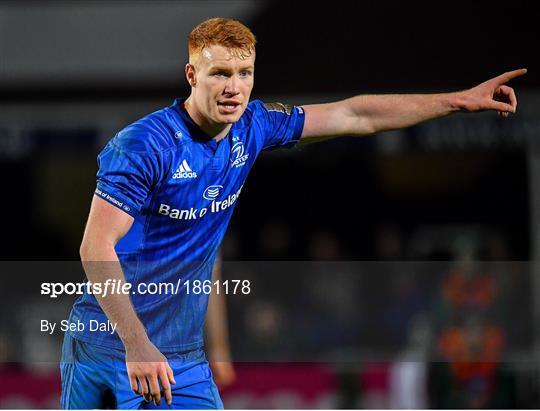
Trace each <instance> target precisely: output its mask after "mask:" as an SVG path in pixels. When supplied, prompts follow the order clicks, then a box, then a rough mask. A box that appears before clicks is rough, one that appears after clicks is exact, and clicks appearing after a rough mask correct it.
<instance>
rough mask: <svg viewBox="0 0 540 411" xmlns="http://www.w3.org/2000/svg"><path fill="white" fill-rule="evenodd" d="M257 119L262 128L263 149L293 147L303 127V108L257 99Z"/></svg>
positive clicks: (298, 139)
mask: <svg viewBox="0 0 540 411" xmlns="http://www.w3.org/2000/svg"><path fill="white" fill-rule="evenodd" d="M257 108H258V110H257V111H258V113H259V119H260V121H261V122H262V128H263V130H264V139H265V141H264V146H263V150H271V149H275V148H281V147H285V148H288V147H293V146H294V145H295V144H296V143H298V142H299V141H300V137H301V136H302V130H303V129H304V118H305V114H304V109H303V108H302V107H299V106H290V105H287V104H282V103H263V102H259V101H258V107H257Z"/></svg>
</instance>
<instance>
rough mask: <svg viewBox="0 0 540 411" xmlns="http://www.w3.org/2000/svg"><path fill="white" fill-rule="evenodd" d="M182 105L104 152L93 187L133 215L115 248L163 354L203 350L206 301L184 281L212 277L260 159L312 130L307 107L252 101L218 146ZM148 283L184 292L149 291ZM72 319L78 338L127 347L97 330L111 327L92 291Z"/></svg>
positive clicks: (141, 124) (143, 122)
mask: <svg viewBox="0 0 540 411" xmlns="http://www.w3.org/2000/svg"><path fill="white" fill-rule="evenodd" d="M183 101H184V99H176V100H175V101H174V103H173V104H172V105H171V106H169V107H166V108H164V109H162V110H159V111H156V112H154V113H152V114H149V115H148V116H146V117H144V118H142V119H140V120H138V121H136V122H135V123H133V124H131V125H129V126H127V127H126V128H124V129H123V130H122V131H120V132H119V133H118V134H117V135H116V136H115V137H114V138H113V139H112V140H110V141H109V143H108V144H107V145H106V146H105V148H104V149H103V150H102V151H101V153H100V154H99V156H98V164H99V171H98V173H97V188H96V191H95V195H97V196H99V197H101V198H102V199H104V200H105V201H108V202H109V203H111V204H113V205H114V206H116V207H118V208H119V209H121V210H123V211H124V212H126V213H128V214H129V215H131V216H132V217H134V219H135V220H134V223H133V226H132V227H131V229H130V230H129V232H128V233H127V234H126V235H125V236H124V237H123V238H122V239H121V240H120V241H119V242H118V244H117V245H116V252H117V254H118V258H119V260H120V263H121V265H122V268H123V271H124V275H125V277H126V281H127V282H130V283H132V290H133V293H132V295H131V298H132V302H133V305H134V308H135V311H136V312H137V315H138V316H139V318H140V319H141V321H142V323H143V325H144V327H145V328H146V330H147V333H148V336H149V338H150V340H151V341H152V342H153V343H154V344H155V345H156V346H157V347H158V348H159V349H160V350H161V351H162V352H178V351H186V350H191V349H195V348H199V347H201V346H202V344H203V326H204V321H205V316H206V309H207V303H208V295H207V294H206V293H204V292H202V293H200V294H198V295H196V294H193V293H191V294H187V290H186V287H185V285H186V283H185V281H186V280H190V281H193V280H201V281H204V280H211V273H212V266H213V263H214V259H215V257H216V252H217V250H218V248H219V245H220V243H221V241H222V239H223V236H224V234H225V231H226V228H227V225H228V223H229V220H230V218H231V215H232V212H233V209H234V207H235V205H236V202H237V200H238V197H239V195H240V193H241V190H242V186H243V184H244V182H245V180H246V178H247V176H248V173H249V170H250V169H251V167H252V166H253V163H254V162H255V159H256V158H257V156H258V154H259V153H260V152H261V151H262V150H266V149H273V148H279V147H290V146H294V145H295V144H296V143H297V142H298V141H299V139H300V135H301V134H302V129H303V126H304V111H303V109H302V108H301V107H290V106H286V105H283V104H280V103H271V104H264V103H262V102H261V101H258V100H254V101H252V102H250V103H249V104H248V106H247V108H246V110H245V112H244V113H243V115H242V117H241V118H240V120H239V121H238V122H236V123H235V124H233V126H232V128H231V130H230V132H229V133H228V135H227V136H226V137H225V138H224V139H222V140H221V141H220V142H219V143H217V142H216V141H215V140H213V139H210V140H209V139H208V136H207V135H206V134H205V133H204V132H203V131H202V130H201V129H200V128H199V127H198V126H197V125H196V124H195V123H194V122H193V120H192V119H191V118H190V117H189V115H188V113H187V112H186V111H185V109H184V108H183ZM142 283H144V284H150V283H155V284H158V283H171V284H174V285H175V286H177V285H178V284H180V288H175V289H174V291H173V290H171V289H170V288H169V289H168V290H166V292H162V293H158V294H154V295H150V294H141V293H138V292H137V289H138V284H142ZM162 291H163V290H162ZM105 298H106V297H105ZM70 321H71V322H72V323H77V324H83V328H84V329H82V330H81V328H80V327H79V331H71V335H72V336H73V337H74V338H77V339H80V340H83V341H87V342H90V343H95V344H98V345H101V346H107V347H113V348H121V349H122V348H123V345H122V342H121V340H120V339H119V337H118V335H117V333H116V332H113V333H111V330H110V329H109V330H103V331H101V330H99V329H98V330H94V329H91V327H94V328H95V325H96V324H99V323H106V322H107V317H106V315H105V314H104V312H103V311H102V310H101V308H100V306H99V304H98V302H97V300H96V298H95V297H94V296H93V295H91V294H88V293H85V294H83V295H82V296H81V297H80V298H79V299H78V300H77V301H76V302H75V304H74V307H73V310H72V312H71V316H70Z"/></svg>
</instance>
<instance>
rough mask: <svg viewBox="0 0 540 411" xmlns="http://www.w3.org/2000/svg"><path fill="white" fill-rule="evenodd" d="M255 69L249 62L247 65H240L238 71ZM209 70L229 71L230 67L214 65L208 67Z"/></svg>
mask: <svg viewBox="0 0 540 411" xmlns="http://www.w3.org/2000/svg"><path fill="white" fill-rule="evenodd" d="M254 69H255V66H253V65H252V64H250V65H249V66H244V67H240V68H239V71H243V70H251V71H253V70H254ZM210 71H231V68H230V67H222V66H214V67H211V68H210Z"/></svg>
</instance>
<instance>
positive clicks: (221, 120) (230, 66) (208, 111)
mask: <svg viewBox="0 0 540 411" xmlns="http://www.w3.org/2000/svg"><path fill="white" fill-rule="evenodd" d="M254 70H255V53H252V54H251V55H250V56H249V57H244V58H241V57H239V56H237V55H235V54H231V52H230V51H229V50H228V49H227V48H225V47H222V46H210V47H207V48H205V49H204V50H203V51H202V55H201V56H200V59H199V64H198V65H197V68H196V69H195V83H194V84H193V83H192V96H193V97H195V101H196V105H197V108H198V109H199V110H200V112H201V114H202V115H203V116H204V117H206V120H207V121H209V122H210V123H215V124H232V123H234V122H236V121H238V120H239V119H240V117H241V116H242V113H243V112H244V110H245V109H246V106H247V104H248V102H249V96H250V95H251V90H252V89H253V80H254Z"/></svg>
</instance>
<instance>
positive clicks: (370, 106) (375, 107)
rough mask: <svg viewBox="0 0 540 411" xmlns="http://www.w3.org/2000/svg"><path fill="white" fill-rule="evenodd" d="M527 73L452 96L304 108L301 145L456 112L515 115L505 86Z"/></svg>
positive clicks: (370, 98)
mask: <svg viewBox="0 0 540 411" xmlns="http://www.w3.org/2000/svg"><path fill="white" fill-rule="evenodd" d="M526 72H527V70H526V69H520V70H514V71H509V72H506V73H504V74H501V75H500V76H497V77H494V78H492V79H490V80H487V81H485V82H483V83H481V84H479V85H477V86H476V87H473V88H471V89H468V90H464V91H458V92H452V93H440V94H394V95H361V96H356V97H352V98H349V99H346V100H341V101H337V102H334V103H327V104H313V105H305V106H303V108H304V110H305V122H304V129H303V132H302V138H301V143H302V144H305V143H311V142H315V141H321V140H326V139H329V138H333V137H339V136H365V135H370V134H374V133H378V132H380V131H387V130H395V129H401V128H405V127H409V126H413V125H415V124H418V123H422V122H424V121H427V120H431V119H435V118H439V117H444V116H447V115H449V114H451V113H453V112H457V111H463V112H478V111H485V110H496V111H498V112H499V114H500V115H502V116H503V117H507V116H508V113H515V112H516V107H517V98H516V94H515V93H514V90H513V89H512V88H511V87H509V86H507V85H506V84H505V83H507V82H508V81H510V80H512V79H513V78H515V77H518V76H522V75H523V74H525V73H526Z"/></svg>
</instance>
